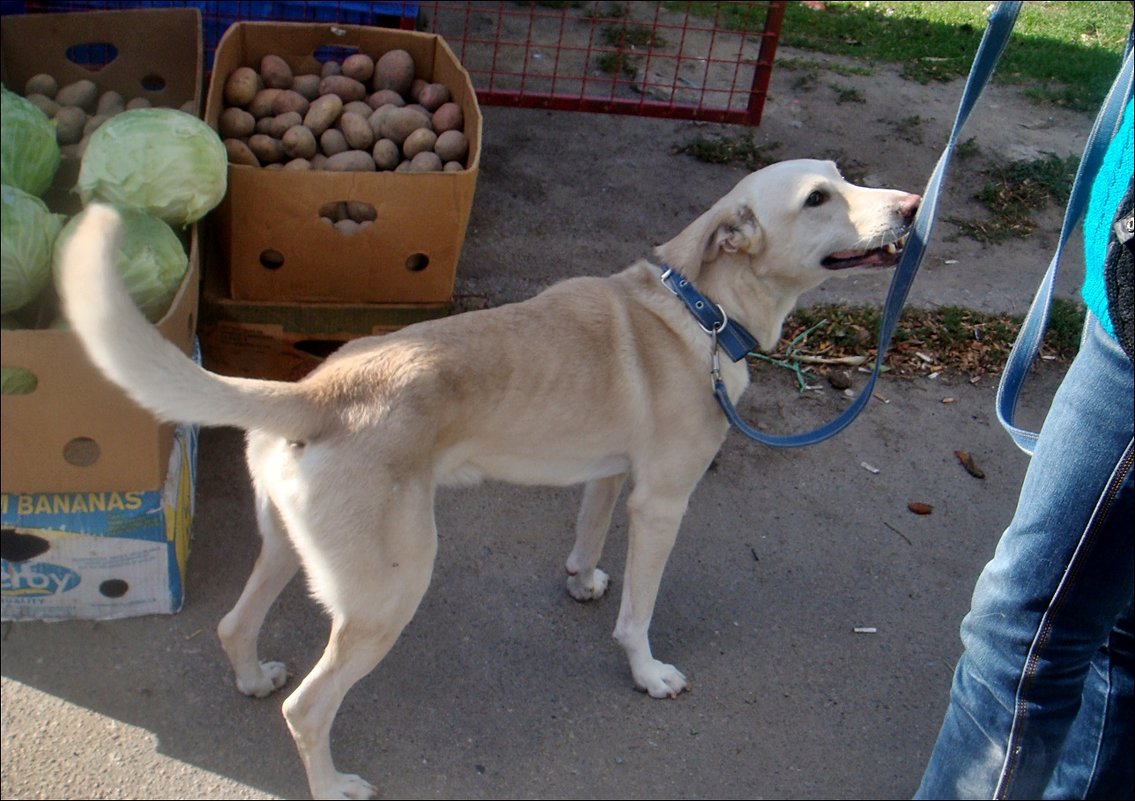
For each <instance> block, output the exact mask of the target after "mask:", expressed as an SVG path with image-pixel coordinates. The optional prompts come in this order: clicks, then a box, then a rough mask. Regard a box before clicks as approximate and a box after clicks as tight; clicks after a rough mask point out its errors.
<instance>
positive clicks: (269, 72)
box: [260, 54, 294, 89]
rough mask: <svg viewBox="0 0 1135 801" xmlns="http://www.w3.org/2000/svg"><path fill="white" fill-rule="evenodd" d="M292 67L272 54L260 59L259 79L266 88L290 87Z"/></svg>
mask: <svg viewBox="0 0 1135 801" xmlns="http://www.w3.org/2000/svg"><path fill="white" fill-rule="evenodd" d="M293 77H294V76H293V75H292V68H291V66H289V64H288V62H286V61H284V59H282V58H280V57H279V56H275V55H272V54H269V55H266V56H264V58H262V59H260V79H261V80H262V81H264V86H265V87H266V88H268V89H291V88H292V79H293Z"/></svg>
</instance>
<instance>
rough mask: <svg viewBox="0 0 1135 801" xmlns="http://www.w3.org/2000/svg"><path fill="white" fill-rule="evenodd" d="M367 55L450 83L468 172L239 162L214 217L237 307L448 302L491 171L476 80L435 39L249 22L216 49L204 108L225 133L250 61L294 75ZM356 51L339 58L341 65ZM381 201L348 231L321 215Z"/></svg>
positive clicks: (209, 119)
mask: <svg viewBox="0 0 1135 801" xmlns="http://www.w3.org/2000/svg"><path fill="white" fill-rule="evenodd" d="M325 47H331V48H334V51H333V52H339V53H347V52H350V51H351V50H359V51H362V52H365V53H367V54H369V55H372V56H377V55H381V54H382V53H385V52H387V51H389V50H392V49H396V48H401V49H405V50H407V51H409V52H410V53H411V55H412V56H413V58H414V63H415V66H416V71H417V74H418V75H419V76H427V77H428V79H429V80H432V81H437V82H440V83H444V84H445V85H446V86H448V87H449V89H450V92H451V94H452V95H453V98H454V100H455V101H456V102H458V103H460V105H461V108H462V111H463V113H464V117H465V133H466V135H467V136H468V138H469V157H468V166H467V168H466V169H465V170H462V171H460V172H451V173H442V172H439V173H395V172H351V173H335V172H323V171H311V172H301V171H292V170H284V171H281V170H269V169H263V168H254V167H247V166H241V165H230V166H229V189H228V194H227V196H226V197H225V200H224V202H223V203H222V204H221V206H220V207H219V208H218V209H217V210H216V212H214V214H215V215H216V219H217V221H218V223H219V234H220V237H221V249H222V253H223V258H224V261H225V262H227V265H228V270H229V294H230V297H231V298H232V299H233V300H237V301H250V300H251V301H271V302H283V303H296V302H330V303H351V304H354V303H447V302H449V301H450V300H451V299H452V297H453V287H454V280H455V276H456V271H457V263H458V259H459V258H460V255H461V248H462V246H463V244H464V241H465V231H466V228H467V226H468V222H469V213H470V210H471V208H472V205H473V194H474V190H475V188H476V183H477V173H478V171H479V169H480V152H481V112H480V107H479V106H478V105H477V96H476V94H475V93H474V91H473V86H472V83H471V82H470V80H469V74H468V73H467V72H466V71H465V69H464V68H463V67H462V66H461V65H460V63H458V61H457V58H456V57H455V56H454V55H453V52H452V51H451V50H450V49H449V46H448V45H446V43H445V42H444V40H442V38H441V37H440V36H437V35H436V34H427V33H417V32H413V31H401V30H393V29H386V28H370V27H363V26H355V25H320V24H305V23H262V22H240V23H237V24H236V25H233V26H232V27H230V28H229V30H228V32H227V33H226V34H225V36H224V37H223V38H222V39H221V43H220V45H219V46H218V48H217V52H216V57H215V62H214V69H213V73H212V79H211V81H210V84H209V91H208V95H207V99H206V105H205V121H206V122H208V123H209V124H210V125H213V126H214V127H216V126H217V121H218V119H219V117H220V114H221V112H222V111H223V110H224V96H223V95H224V83H225V80H226V79H227V77H228V76H229V74H231V73H232V71H233V70H234V69H236V68H237V67H240V66H258V65H259V63H260V59H261V58H262V57H263V56H265V55H268V54H276V55H279V56H282V57H283V58H284V59H285V60H287V61H288V62H289V63H290V64H291V66H292V69H293V70H301V69H305V68H309V69H310V68H311V67H313V66H314V65H317V64H318V60H317V59H316V56H315V54H316V53H317V52H327V51H325V50H324V48H325ZM343 57H345V56H338V57H337V59H341V58H343ZM339 201H357V202H362V203H367V204H369V205H371V206H372V207H373V208H374V209H375V211H376V213H377V215H378V219H377V220H376V221H375V223H374V224H373V225H371V226H370V227H368V228H365V229H363V230H362V231H360V232H358V233H355V234H353V235H349V236H348V235H344V234H342V233H340V232H339V231H337V230H335V229H333V228H331V227H330V226H328V225H327V224H326V223H325V222H324V221H323V220H322V219H320V216H319V209H320V208H321V207H322V206H324V205H325V204H327V203H330V202H339Z"/></svg>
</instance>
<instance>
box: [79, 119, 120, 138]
mask: <svg viewBox="0 0 1135 801" xmlns="http://www.w3.org/2000/svg"><path fill="white" fill-rule="evenodd" d="M112 116H114V115H113V114H92V115H91V116H89V117H87V121H86V122H85V123H83V136H90V135H91V134H93V133H94V132H95V131H97V130H98V127H99V126H100V125H102V124H103V123H104V122H106V121H107V120H109V119H110V118H111V117H112Z"/></svg>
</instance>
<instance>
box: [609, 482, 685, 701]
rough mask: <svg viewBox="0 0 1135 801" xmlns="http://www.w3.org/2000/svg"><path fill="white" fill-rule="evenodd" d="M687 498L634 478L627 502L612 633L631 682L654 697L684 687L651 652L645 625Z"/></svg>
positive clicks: (670, 667) (674, 671)
mask: <svg viewBox="0 0 1135 801" xmlns="http://www.w3.org/2000/svg"><path fill="white" fill-rule="evenodd" d="M688 498H689V493H688V492H687V493H685V494H681V493H679V494H677V495H675V494H671V493H665V494H661V495H660V494H658V493H657V492H654V491H651V490H650V489H649V488H647V487H645V486H644V485H642V484H639V485H638V486H636V487H635V489H634V491H633V492H632V493H631V496H630V499H629V500H628V502H627V508H628V510H629V512H630V532H629V535H628V539H629V543H628V547H627V566H626V572H625V577H624V584H623V600H622V606H621V607H620V609H619V621H618V623H617V624H616V625H615V639H616V640H618V642H619V643H620V644H621V645H622V646H623V648H624V649H626V652H627V658H628V659H629V660H630V663H631V675H632V676H633V677H634V682H635V686H636V687H638V688H639V689H640V690H645V691H646V692H648V693H650V695H651V696H652V697H654V698H674V697H676V696H677V695H678V693H680V692H682V690H685V689H686V688H687V683H686V677H685V676H683V675H682V673H681V671H679V670H678V669H677V668H676V667H674V666H673V665H668V664H666V663H665V662H660V661H659V660H657V659H655V658H654V656H653V655H652V654H651V651H650V640H649V638H648V630H649V628H650V618H651V617H652V616H653V614H654V601H655V599H656V598H657V597H658V587H659V585H660V584H661V582H662V571H663V570H664V569H665V567H666V560H667V559H668V558H669V556H670V551H671V549H672V548H673V547H674V540H675V539H676V538H677V536H678V527H679V525H680V524H681V522H682V515H683V514H684V513H685V511H686V503H687V500H688Z"/></svg>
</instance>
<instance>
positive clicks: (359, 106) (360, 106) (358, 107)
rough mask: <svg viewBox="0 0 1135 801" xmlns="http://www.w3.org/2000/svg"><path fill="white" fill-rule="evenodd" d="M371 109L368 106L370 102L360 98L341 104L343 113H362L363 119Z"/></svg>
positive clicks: (368, 114) (369, 113)
mask: <svg viewBox="0 0 1135 801" xmlns="http://www.w3.org/2000/svg"><path fill="white" fill-rule="evenodd" d="M372 111H374V109H373V108H371V107H370V104H369V103H366V102H364V101H362V100H352V101H351V102H350V103H344V104H343V113H344V114H362V115H363V119H364V120H365V119H366V118H367V117H369V116H370V115H371V112H372Z"/></svg>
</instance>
